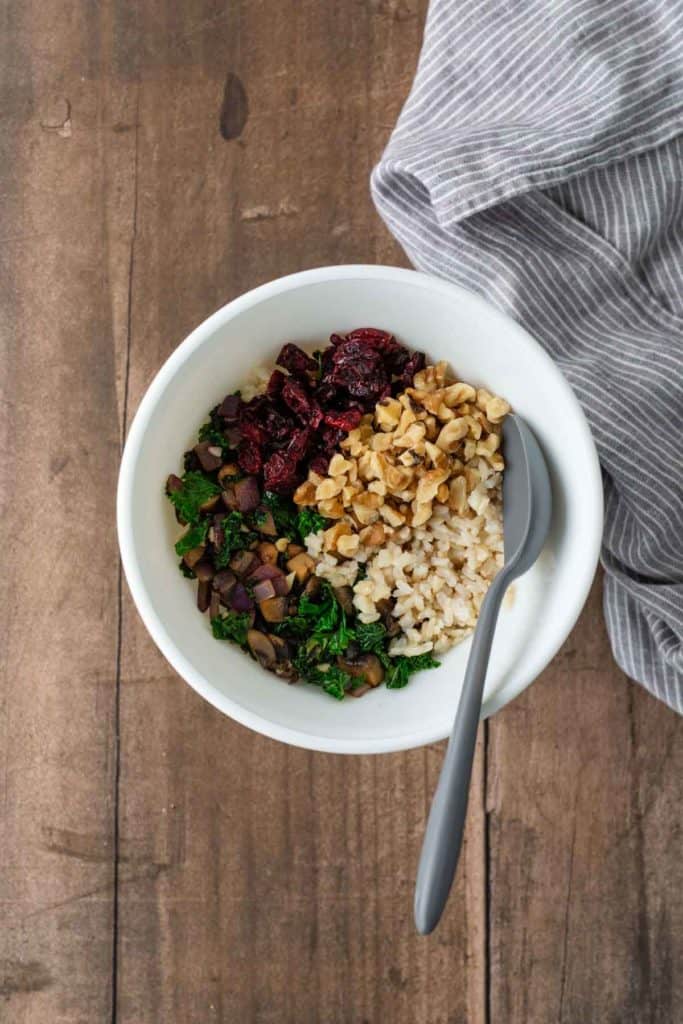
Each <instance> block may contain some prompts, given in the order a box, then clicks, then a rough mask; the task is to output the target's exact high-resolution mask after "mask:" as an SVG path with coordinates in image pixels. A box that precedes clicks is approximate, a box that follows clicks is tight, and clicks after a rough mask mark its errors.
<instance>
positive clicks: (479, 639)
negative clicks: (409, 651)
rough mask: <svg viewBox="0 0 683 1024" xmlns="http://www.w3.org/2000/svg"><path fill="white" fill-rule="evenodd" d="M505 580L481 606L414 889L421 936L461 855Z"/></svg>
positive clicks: (438, 910)
mask: <svg viewBox="0 0 683 1024" xmlns="http://www.w3.org/2000/svg"><path fill="white" fill-rule="evenodd" d="M505 576H506V574H505V573H504V572H501V573H500V574H499V575H498V577H497V578H496V579H495V580H494V581H493V583H492V584H491V586H490V587H489V591H488V593H487V595H486V598H485V599H484V602H483V604H482V606H481V611H480V613H479V621H478V623H477V627H476V630H475V633H474V637H473V638H472V649H471V651H470V656H469V660H468V662H467V670H466V672H465V680H464V682H463V686H462V693H461V696H460V702H459V703H458V710H457V713H456V716H455V724H454V725H453V732H452V733H451V738H450V740H449V742H448V748H447V750H446V756H445V758H444V763H443V767H442V769H441V775H440V777H439V782H438V785H437V787H436V792H435V794H434V799H433V800H432V806H431V809H430V812H429V820H428V822H427V829H426V832H425V837H424V842H423V844H422V853H421V855H420V865H419V867H418V871H417V885H416V888H415V924H416V926H417V930H418V931H419V932H420V933H421V934H422V935H428V934H429V932H431V931H432V930H433V929H434V928H435V927H436V925H437V924H438V923H439V919H440V917H441V914H442V912H443V908H444V906H445V905H446V900H447V899H448V894H449V892H450V889H451V885H452V883H453V877H454V875H455V869H456V867H457V864H458V858H459V856H460V846H461V843H462V836H463V832H464V831H465V818H466V815H467V797H468V794H469V788H470V776H471V774H472V761H473V760H474V748H475V744H476V741H477V727H478V725H479V716H480V714H481V702H482V696H483V692H484V681H485V679H486V669H487V667H488V663H489V654H490V653H491V644H492V642H493V634H494V631H495V628H496V622H497V619H498V612H499V611H500V605H501V601H502V599H503V595H504V594H505V591H506V589H507V585H508V581H507V579H506V578H505Z"/></svg>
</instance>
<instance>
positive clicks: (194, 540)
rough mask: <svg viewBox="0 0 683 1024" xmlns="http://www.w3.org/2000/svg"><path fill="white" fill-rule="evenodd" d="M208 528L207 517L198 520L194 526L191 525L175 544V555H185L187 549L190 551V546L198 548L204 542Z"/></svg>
mask: <svg viewBox="0 0 683 1024" xmlns="http://www.w3.org/2000/svg"><path fill="white" fill-rule="evenodd" d="M208 530H209V522H208V520H207V519H204V520H202V521H200V522H199V523H197V524H196V525H195V526H191V527H190V528H189V530H187V532H186V533H184V534H183V535H182V537H181V538H180V540H179V541H178V543H177V544H176V546H175V553H176V555H181V556H182V555H186V554H187V552H188V551H192V548H198V547H200V546H201V545H202V544H205V543H206V534H207V533H208Z"/></svg>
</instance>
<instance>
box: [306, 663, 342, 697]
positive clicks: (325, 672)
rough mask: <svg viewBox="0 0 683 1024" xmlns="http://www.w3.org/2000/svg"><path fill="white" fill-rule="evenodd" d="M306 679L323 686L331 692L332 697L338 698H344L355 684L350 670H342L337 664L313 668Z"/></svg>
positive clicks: (327, 691)
mask: <svg viewBox="0 0 683 1024" xmlns="http://www.w3.org/2000/svg"><path fill="white" fill-rule="evenodd" d="M306 679H307V681H308V682H309V683H313V684H314V685H315V686H322V688H323V690H324V691H325V693H329V695H330V697H334V698H335V699H336V700H343V699H344V694H345V693H346V691H347V690H348V689H350V688H351V686H352V685H353V679H352V678H351V676H350V675H349V674H348V672H344V671H342V669H340V668H338V667H337V666H336V665H330V666H329V667H328V668H315V669H312V670H311V671H309V672H308V673H307V675H306Z"/></svg>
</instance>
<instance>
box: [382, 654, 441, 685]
mask: <svg viewBox="0 0 683 1024" xmlns="http://www.w3.org/2000/svg"><path fill="white" fill-rule="evenodd" d="M389 660H390V667H389V671H388V672H387V675H386V685H387V686H388V688H389V689H390V690H400V689H401V688H402V687H403V686H405V685H406V684H407V682H408V679H409V678H410V676H412V675H413V673H414V672H421V671H422V670H423V669H425V668H438V667H439V665H440V664H441V662H439V661H435V660H434V658H433V657H432V655H431V654H430V653H429V652H427V653H426V654H418V655H416V657H414V658H406V657H404V656H403V655H399V657H398V658H391V659H389Z"/></svg>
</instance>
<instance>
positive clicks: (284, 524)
mask: <svg viewBox="0 0 683 1024" xmlns="http://www.w3.org/2000/svg"><path fill="white" fill-rule="evenodd" d="M261 503H262V504H263V505H265V507H266V508H267V509H269V510H270V512H271V514H272V516H273V522H274V523H275V529H276V530H277V533H278V537H288V538H289V540H297V538H298V534H299V531H298V530H297V525H296V518H297V512H296V505H295V504H294V502H293V501H291V500H290V499H289V498H283V497H281V496H280V495H279V494H274V493H273V492H272V491H266V492H265V494H264V495H263V497H262V499H261Z"/></svg>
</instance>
